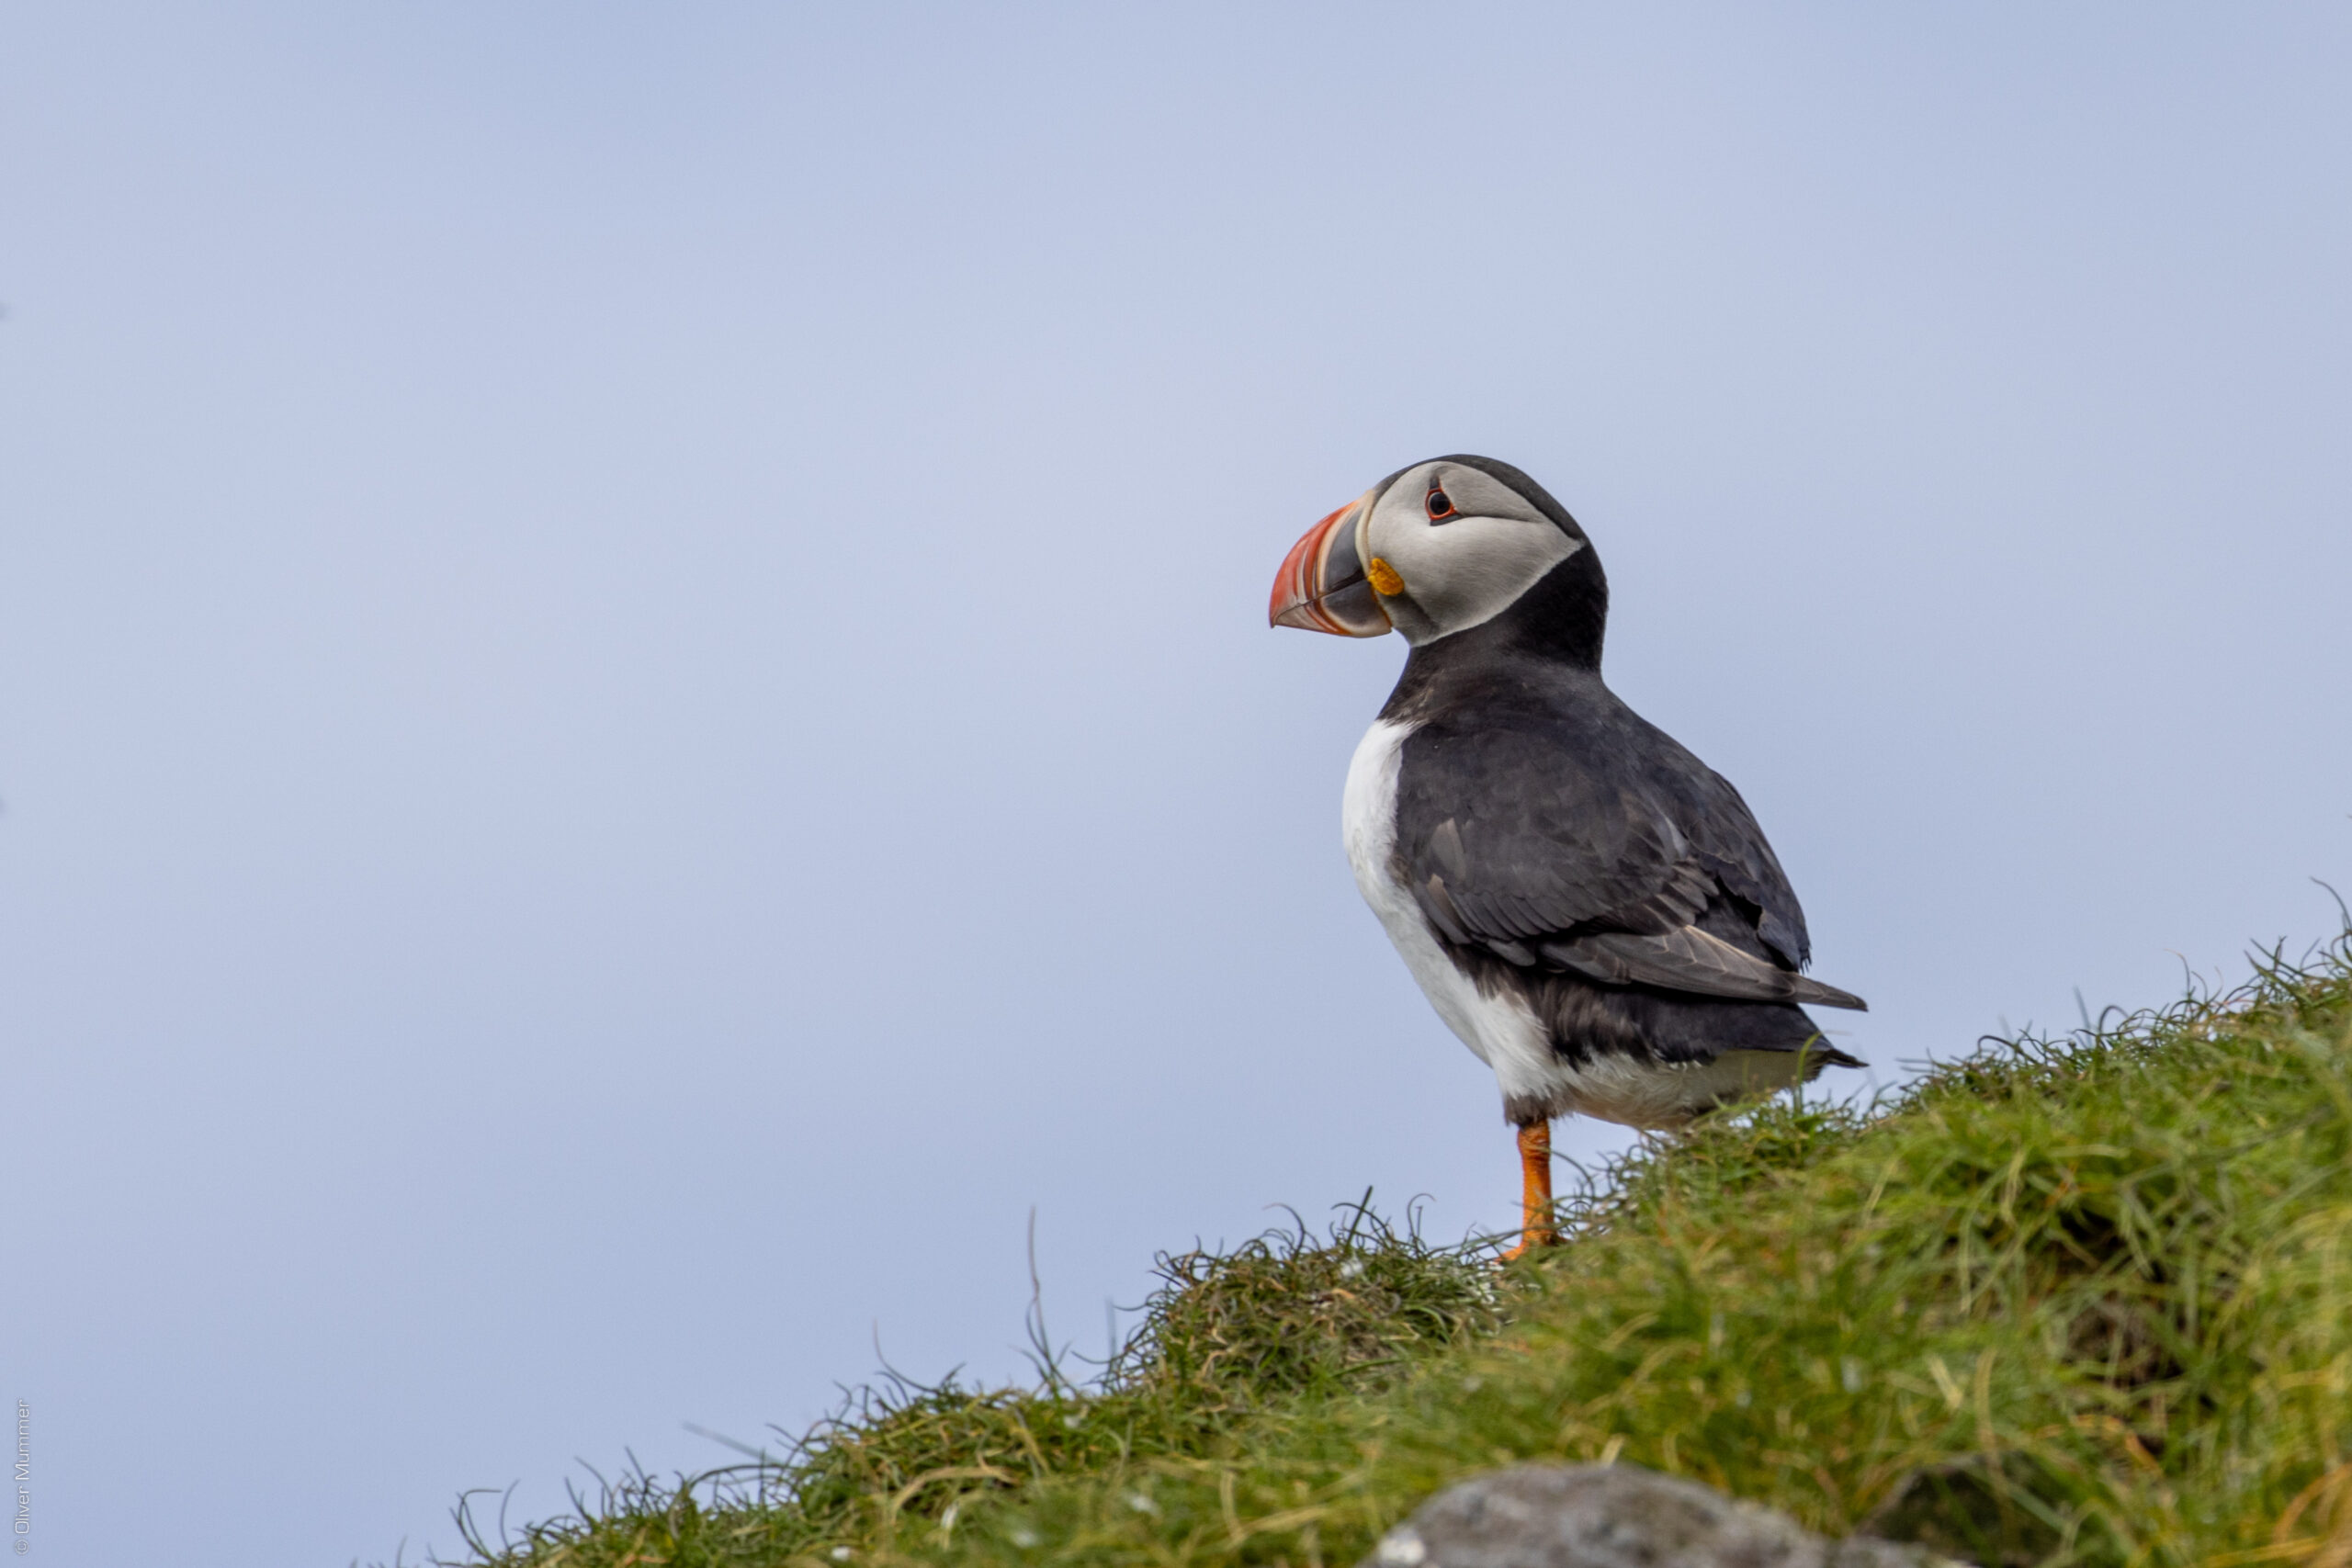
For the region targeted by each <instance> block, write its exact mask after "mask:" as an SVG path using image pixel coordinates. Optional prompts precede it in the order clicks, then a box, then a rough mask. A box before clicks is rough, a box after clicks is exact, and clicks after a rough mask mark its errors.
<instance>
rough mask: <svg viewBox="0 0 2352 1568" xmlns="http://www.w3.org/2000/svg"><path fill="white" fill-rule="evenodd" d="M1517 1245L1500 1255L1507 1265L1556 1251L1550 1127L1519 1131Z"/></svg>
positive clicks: (1542, 1124) (1531, 1126)
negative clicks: (1541, 1251)
mask: <svg viewBox="0 0 2352 1568" xmlns="http://www.w3.org/2000/svg"><path fill="white" fill-rule="evenodd" d="M1519 1175H1520V1181H1519V1227H1520V1228H1519V1245H1518V1246H1517V1247H1512V1248H1511V1249H1510V1251H1509V1252H1506V1253H1504V1254H1503V1260H1504V1261H1505V1262H1510V1261H1513V1260H1514V1259H1517V1258H1524V1257H1526V1256H1527V1255H1528V1253H1529V1252H1531V1251H1532V1250H1533V1249H1534V1248H1536V1247H1557V1246H1559V1245H1560V1233H1559V1230H1558V1228H1557V1227H1556V1226H1555V1224H1553V1220H1552V1123H1550V1122H1531V1123H1529V1124H1528V1125H1527V1126H1524V1127H1521V1129H1520V1130H1519Z"/></svg>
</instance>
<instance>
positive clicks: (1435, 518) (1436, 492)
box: [1421, 484, 1462, 523]
mask: <svg viewBox="0 0 2352 1568" xmlns="http://www.w3.org/2000/svg"><path fill="white" fill-rule="evenodd" d="M1421 509H1422V510H1423V511H1424V512H1427V513H1429V514H1430V522H1432V523H1442V522H1444V521H1445V520H1446V519H1447V518H1449V517H1459V516H1460V515H1462V514H1461V513H1458V512H1456V511H1454V510H1453V497H1452V496H1450V495H1448V494H1446V493H1445V491H1443V490H1442V489H1440V488H1439V487H1438V486H1437V485H1435V484H1431V485H1430V492H1429V494H1427V495H1425V496H1423V497H1421Z"/></svg>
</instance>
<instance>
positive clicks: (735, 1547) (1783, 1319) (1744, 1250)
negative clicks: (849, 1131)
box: [476, 935, 2352, 1568]
mask: <svg viewBox="0 0 2352 1568" xmlns="http://www.w3.org/2000/svg"><path fill="white" fill-rule="evenodd" d="M1565 1207H1566V1213H1565V1214H1564V1221H1565V1228H1566V1232H1567V1235H1568V1244H1567V1245H1566V1246H1564V1247H1560V1248H1558V1249H1556V1250H1555V1251H1554V1252H1552V1253H1550V1254H1548V1255H1546V1256H1544V1258H1541V1259H1540V1260H1537V1261H1531V1262H1528V1263H1523V1264H1520V1265H1514V1266H1512V1267H1510V1269H1498V1268H1497V1267H1496V1266H1495V1265H1493V1264H1492V1263H1491V1262H1490V1261H1489V1258H1488V1257H1487V1255H1486V1254H1484V1253H1481V1252H1480V1251H1478V1250H1477V1249H1448V1248H1442V1247H1431V1246H1430V1245H1428V1244H1427V1243H1425V1242H1424V1241H1422V1240H1421V1239H1420V1238H1419V1236H1418V1235H1415V1234H1414V1233H1413V1232H1412V1230H1411V1229H1410V1227H1409V1226H1408V1227H1406V1228H1404V1229H1401V1230H1400V1229H1397V1228H1395V1227H1392V1226H1391V1225H1389V1224H1385V1223H1383V1222H1381V1221H1380V1220H1379V1219H1378V1218H1377V1217H1376V1216H1374V1215H1373V1214H1372V1213H1370V1212H1369V1211H1368V1210H1365V1211H1363V1212H1357V1213H1349V1214H1345V1215H1343V1216H1342V1223H1341V1224H1340V1225H1339V1226H1338V1227H1336V1228H1335V1229H1334V1231H1333V1232H1332V1233H1331V1234H1330V1235H1328V1236H1323V1237H1314V1236H1310V1235H1307V1234H1306V1231H1305V1229H1304V1228H1303V1227H1302V1228H1300V1229H1298V1230H1295V1231H1292V1232H1289V1233H1285V1234H1278V1235H1274V1236H1271V1237H1268V1238H1265V1239H1262V1240H1261V1241H1259V1242H1256V1243H1252V1244H1250V1246H1248V1247H1243V1248H1241V1249H1239V1250H1238V1251H1237V1252H1234V1253H1230V1254H1227V1255H1223V1256H1215V1257H1212V1256H1205V1255H1202V1254H1197V1253H1196V1254H1191V1255H1187V1256H1184V1257H1182V1258H1164V1259H1162V1263H1161V1285H1160V1289H1159V1292H1157V1293H1156V1294H1155V1296H1154V1297H1153V1299H1152V1301H1151V1302H1150V1303H1149V1304H1148V1312H1147V1314H1146V1317H1145V1321H1144V1325H1143V1327H1142V1329H1141V1330H1140V1331H1139V1332H1138V1334H1137V1335H1136V1338H1135V1339H1134V1340H1132V1341H1131V1342H1130V1343H1129V1344H1128V1346H1127V1347H1126V1348H1125V1349H1124V1350H1123V1351H1122V1352H1121V1353H1120V1354H1119V1355H1118V1356H1117V1357H1116V1358H1115V1359H1114V1362H1113V1363H1112V1365H1111V1366H1110V1367H1109V1369H1107V1371H1106V1372H1105V1375H1104V1376H1103V1377H1102V1378H1101V1379H1099V1380H1097V1381H1096V1382H1094V1383H1092V1384H1091V1385H1088V1386H1084V1387H1080V1386H1078V1385H1076V1384H1074V1383H1073V1382H1071V1381H1070V1380H1069V1378H1068V1377H1067V1376H1065V1375H1064V1374H1063V1372H1062V1371H1060V1369H1059V1368H1057V1367H1056V1366H1054V1365H1053V1364H1051V1362H1050V1361H1049V1360H1048V1361H1046V1362H1044V1363H1041V1375H1040V1378H1039V1381H1038V1383H1037V1386H1035V1387H1033V1388H1027V1389H996V1390H975V1389H967V1388H963V1387H958V1386H956V1385H953V1384H950V1385H946V1386H943V1387H938V1388H924V1387H918V1386H914V1385H911V1384H908V1383H904V1382H896V1383H891V1384H888V1385H885V1386H883V1387H881V1388H878V1389H874V1390H869V1391H867V1392H865V1393H863V1394H862V1395H860V1396H859V1397H858V1398H857V1399H855V1400H854V1401H853V1402H852V1403H851V1404H850V1405H849V1406H848V1407H847V1408H845V1409H844V1410H843V1411H842V1413H841V1415H840V1416H838V1417H837V1418H836V1419H834V1420H832V1421H831V1422H828V1423H826V1424H823V1425H821V1426H820V1427H818V1428H817V1429H816V1430H814V1431H813V1432H811V1433H809V1435H808V1436H807V1437H806V1438H804V1439H803V1440H802V1441H801V1442H800V1443H799V1444H798V1445H797V1446H796V1447H795V1448H794V1449H792V1450H791V1451H789V1452H788V1453H786V1454H784V1455H781V1456H779V1457H778V1458H776V1459H775V1460H773V1461H753V1462H749V1463H747V1464H745V1465H744V1466H741V1467H738V1468H737V1469H735V1470H732V1471H729V1472H718V1473H715V1474H712V1475H709V1476H705V1477H700V1478H694V1479H691V1480H685V1481H682V1482H679V1483H668V1484H664V1483H658V1482H656V1481H654V1480H652V1479H650V1478H649V1477H644V1476H638V1477H633V1478H630V1479H628V1480H627V1481H625V1482H623V1483H619V1484H616V1485H614V1486H611V1487H608V1488H605V1490H604V1492H603V1493H602V1494H601V1495H599V1496H597V1497H595V1498H594V1499H583V1500H582V1506H581V1507H580V1509H579V1512H578V1513H577V1514H576V1515H575V1516H574V1517H570V1518H566V1519H561V1520H555V1521H549V1522H547V1523H544V1524H540V1525H537V1526H534V1527H531V1528H530V1529H527V1530H526V1531H525V1532H523V1534H522V1535H521V1536H520V1537H518V1538H516V1539H515V1540H512V1541H510V1542H507V1543H503V1544H492V1543H487V1542H482V1543H479V1544H478V1545H477V1547H476V1550H477V1552H478V1556H479V1559H480V1560H481V1561H486V1562H495V1563H497V1564H499V1565H500V1568H559V1565H560V1568H623V1565H651V1564H673V1565H675V1568H751V1565H753V1564H787V1563H791V1564H807V1565H809V1568H838V1564H841V1563H843V1562H854V1563H868V1562H876V1563H878V1562H935V1563H943V1564H944V1563H951V1562H953V1563H974V1564H977V1563H983V1562H985V1563H1008V1564H1010V1563H1023V1564H1043V1563H1048V1562H1056V1563H1059V1562H1089V1563H1093V1562H1101V1563H1116V1564H1136V1565H1138V1568H1141V1565H1145V1564H1151V1565H1167V1568H1175V1565H1179V1564H1190V1563H1226V1562H1268V1563H1273V1562H1280V1563H1284V1564H1288V1565H1293V1568H1310V1565H1313V1568H1320V1565H1322V1564H1326V1563H1329V1564H1334V1565H1336V1564H1342V1563H1349V1562H1354V1561H1356V1560H1357V1559H1358V1558H1359V1557H1361V1556H1362V1555H1363V1552H1364V1551H1365V1550H1366V1549H1367V1548H1368V1547H1369V1545H1370V1544H1371V1542H1372V1541H1373V1540H1374V1539H1375V1538H1376V1537H1377V1535H1378V1534H1379V1532H1380V1531H1382V1530H1383V1529H1385V1528H1386V1527H1387V1526H1388V1525H1390V1524H1391V1523H1393V1522H1395V1521H1396V1520H1397V1519H1398V1518H1400V1517H1403V1516H1404V1515H1405V1514H1406V1513H1408V1512H1409V1511H1410V1510H1411V1509H1412V1508H1413V1507H1414V1506H1415V1505H1417V1504H1418V1503H1419V1501H1420V1500H1421V1499H1422V1498H1424V1497H1426V1496H1427V1495H1429V1494H1430V1492H1431V1491H1433V1490H1435V1489H1436V1488H1438V1487H1440V1486H1442V1485H1443V1484H1445V1483H1448V1482H1449V1481H1452V1480H1453V1479H1455V1478H1457V1477H1459V1476H1462V1475H1464V1474H1466V1473H1468V1472H1473V1471H1476V1470H1480V1469H1484V1468H1486V1467H1488V1466H1490V1465H1494V1464H1498V1463H1504V1462H1510V1461H1517V1460H1522V1459H1531V1458H1560V1459H1567V1460H1576V1461H1594V1460H1599V1461H1607V1460H1611V1459H1618V1458H1622V1459H1624V1460H1627V1461H1638V1462H1640V1463H1642V1464H1645V1465H1649V1466H1652V1467H1654V1468H1656V1469H1659V1470H1663V1471H1668V1472H1675V1473H1679V1474H1685V1475H1691V1476H1695V1477H1697V1478H1698V1479H1700V1480H1702V1481H1706V1482H1708V1483H1713V1484H1714V1485H1717V1486H1721V1487H1724V1488H1725V1489H1726V1490H1728V1491H1731V1492H1733V1493H1735V1494H1736V1495H1741V1496H1744V1497H1750V1498H1755V1499H1758V1500H1760V1501H1763V1502H1767V1503H1770V1504H1773V1505H1775V1506H1780V1507H1782V1508H1785V1509H1787V1510H1789V1511H1790V1512H1791V1513H1792V1514H1793V1515H1795V1516H1796V1517H1798V1518H1800V1519H1801V1520H1803V1521H1804V1523H1805V1524H1807V1525H1809V1526H1811V1527H1813V1528H1815V1529H1821V1530H1825V1531H1828V1532H1831V1533H1846V1532H1848V1531H1850V1530H1853V1529H1864V1528H1867V1529H1871V1530H1873V1531H1875V1532H1876V1533H1880V1534H1883V1535H1888V1536H1892V1537H1894V1538H1896V1539H1904V1540H1919V1541H1923V1542H1926V1543H1928V1544H1931V1545H1934V1546H1938V1547H1940V1548H1942V1549H1943V1550H1945V1551H1950V1552H1952V1553H1954V1554H1956V1555H1960V1556H1963V1557H1967V1558H1970V1559H1973V1560H1974V1561H1977V1562H1985V1563H1988V1564H1989V1563H1996V1562H1998V1563H2019V1564H2022V1563H2052V1564H2054V1563H2073V1562H2086V1563H2100V1564H2108V1563H2113V1564H2143V1563H2146V1564H2182V1565H2187V1564H2203V1565H2206V1568H2234V1565H2238V1564H2246V1565H2252V1564H2256V1563H2282V1564H2297V1565H2308V1568H2347V1565H2352V935H2348V936H2347V938H2346V939H2345V940H2343V941H2339V942H2337V943H2336V944H2335V945H2334V946H2333V947H2331V948H2330V949H2328V950H2327V951H2325V952H2324V953H2320V954H2319V955H2317V956H2316V957H2314V958H2312V960H2310V961H2308V962H2307V963H2306V964H2302V965H2290V964H2285V963H2283V962H2280V961H2278V960H2277V959H2276V958H2275V957H2274V958H2273V959H2272V960H2271V961H2270V962H2268V963H2266V964H2262V965H2260V966H2259V970H2258V973H2257V976H2256V979H2255V981H2253V982H2252V983H2251V984H2250V985H2249V986H2247V987H2245V988H2244V989H2243V990H2240V991H2238V992H2235V993H2233V994H2231V995H2229V996H2226V997H2193V998H2189V999H2188V1000H2186V1001H2183V1002H2181V1003H2179V1004H2177V1005H2176V1006H2174V1007H2172V1008H2169V1009H2166V1010H2162V1011H2159V1012H2152V1013H2144V1014H2140V1015H2136V1016H2133V1017H2130V1018H2124V1019H2118V1020H2114V1021H2110V1022H2109V1023H2108V1024H2107V1025H2106V1026H2104V1027H2102V1028H2098V1029H2091V1030H2086V1031H2084V1032H2080V1033H2078V1034H2076V1035H2075V1036H2073V1037H2070V1038H2067V1039H2064V1040H2055V1041H2053V1040H2041V1039H2023V1040H2018V1041H2009V1042H2000V1043H1991V1044H1988V1045H1986V1046H1985V1047H1983V1048H1982V1049H1980V1050H1979V1051H1978V1052H1977V1053H1976V1054H1975V1055H1972V1056H1970V1057H1969V1058H1967V1059H1965V1060H1963V1061H1961V1062H1958V1063H1955V1064H1951V1065H1949V1066H1943V1067H1940V1068H1939V1069H1937V1070H1935V1071H1934V1072H1932V1073H1931V1074H1929V1075H1928V1077H1925V1078H1924V1079H1922V1080H1921V1081H1920V1082H1918V1083H1917V1084H1915V1085H1913V1086H1912V1087H1910V1088H1908V1089H1905V1090H1904V1091H1903V1092H1902V1093H1901V1094H1899V1095H1897V1096H1894V1097H1892V1098H1891V1099H1889V1100H1886V1101H1885V1102H1883V1103H1882V1104H1881V1105H1879V1106H1876V1107H1874V1108H1871V1109H1870V1110H1868V1111H1862V1110H1857V1109H1855V1108H1851V1107H1845V1106H1838V1105H1823V1104H1819V1103H1813V1104H1804V1103H1797V1102H1792V1101H1786V1100H1783V1101H1778V1102H1773V1103H1768V1104H1765V1105H1761V1106H1758V1107H1756V1108H1754V1109H1751V1110H1747V1111H1742V1112H1739V1113H1737V1114H1726V1115H1718V1116H1716V1117H1713V1118H1710V1119H1708V1121H1706V1122H1702V1124H1701V1125H1700V1126H1699V1127H1698V1128H1696V1129H1695V1130H1693V1132H1692V1133H1691V1134H1688V1135H1687V1136H1684V1137H1682V1138H1680V1139H1678V1140H1675V1141H1674V1142H1672V1143H1671V1144H1666V1143H1661V1144H1658V1145H1654V1146H1651V1147H1648V1148H1645V1149H1644V1150H1642V1151H1640V1152H1637V1153H1636V1154H1634V1156H1630V1157H1628V1158H1626V1159H1624V1160H1623V1161H1621V1162H1619V1163H1617V1164H1616V1165H1614V1166H1613V1167H1611V1168H1609V1169H1608V1170H1606V1171H1604V1172H1602V1173H1600V1176H1599V1177H1598V1178H1597V1179H1595V1180H1594V1181H1593V1182H1592V1183H1591V1184H1590V1185H1589V1187H1588V1188H1587V1189H1586V1190H1583V1191H1582V1192H1580V1193H1579V1194H1577V1196H1576V1197H1575V1198H1574V1199H1572V1200H1571V1201H1569V1202H1568V1203H1567V1204H1566V1206H1565Z"/></svg>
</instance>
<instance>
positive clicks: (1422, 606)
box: [1366, 515, 1584, 643]
mask: <svg viewBox="0 0 2352 1568" xmlns="http://www.w3.org/2000/svg"><path fill="white" fill-rule="evenodd" d="M1366 532H1367V533H1368V534H1369V535H1370V536H1371V537H1370V539H1369V540H1368V541H1367V542H1368V543H1369V544H1370V545H1371V546H1372V553H1373V554H1374V555H1377V556H1378V557H1380V558H1381V559H1383V560H1385V561H1386V562H1387V563H1388V565H1389V566H1390V567H1391V568H1392V569H1393V570H1395V571H1396V573H1397V576H1398V577H1400V578H1402V579H1403V580H1404V591H1405V592H1404V597H1405V598H1407V599H1408V600H1409V601H1410V604H1409V605H1398V606H1397V607H1396V611H1397V615H1396V619H1397V629H1398V630H1400V631H1402V632H1404V633H1405V635H1406V637H1407V638H1408V640H1410V641H1413V642H1417V643H1420V642H1430V641H1433V640H1434V639H1436V638H1438V637H1447V636H1451V635H1452V634H1453V633H1454V632H1459V631H1467V630H1469V629H1470V628H1471V627H1472V626H1483V625H1485V624H1486V623H1487V622H1488V621H1491V620H1493V619H1494V618H1495V617H1496V616H1497V615H1501V614H1502V613H1503V612H1504V611H1505V610H1508V609H1510V607H1511V605H1513V604H1516V603H1518V601H1519V596H1520V595H1521V594H1522V593H1524V592H1527V591H1528V590H1529V589H1531V588H1532V587H1534V586H1535V584H1536V583H1537V582H1538V581H1541V580H1542V579H1543V577H1544V574H1545V573H1546V572H1548V571H1550V570H1552V569H1553V568H1554V567H1555V566H1557V565H1559V564H1560V563H1561V562H1562V561H1564V560H1566V559H1567V558H1569V557H1570V556H1572V555H1574V554H1576V553H1577V551H1578V550H1580V549H1582V548H1584V541H1583V540H1581V539H1572V538H1570V537H1569V536H1567V535H1566V533H1564V532H1563V531H1562V530H1561V529H1560V528H1559V527H1558V526H1556V525H1555V524H1553V522H1552V521H1551V520H1550V519H1549V518H1545V519H1542V520H1540V521H1537V522H1522V521H1521V520H1519V519H1517V518H1512V517H1464V518H1462V519H1460V520H1458V521H1456V522H1453V523H1447V524H1442V525H1436V526H1432V525H1430V524H1428V523H1427V522H1424V521H1423V520H1422V519H1420V518H1419V517H1397V516H1393V515H1382V516H1377V517H1375V518H1374V519H1373V522H1372V526H1371V527H1370V528H1368V529H1367V530H1366ZM1414 610H1418V611H1419V615H1412V614H1410V613H1409V612H1411V611H1414ZM1417 621H1419V622H1423V623H1426V624H1425V625H1422V626H1416V625H1415V624H1414V623H1415V622H1417Z"/></svg>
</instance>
